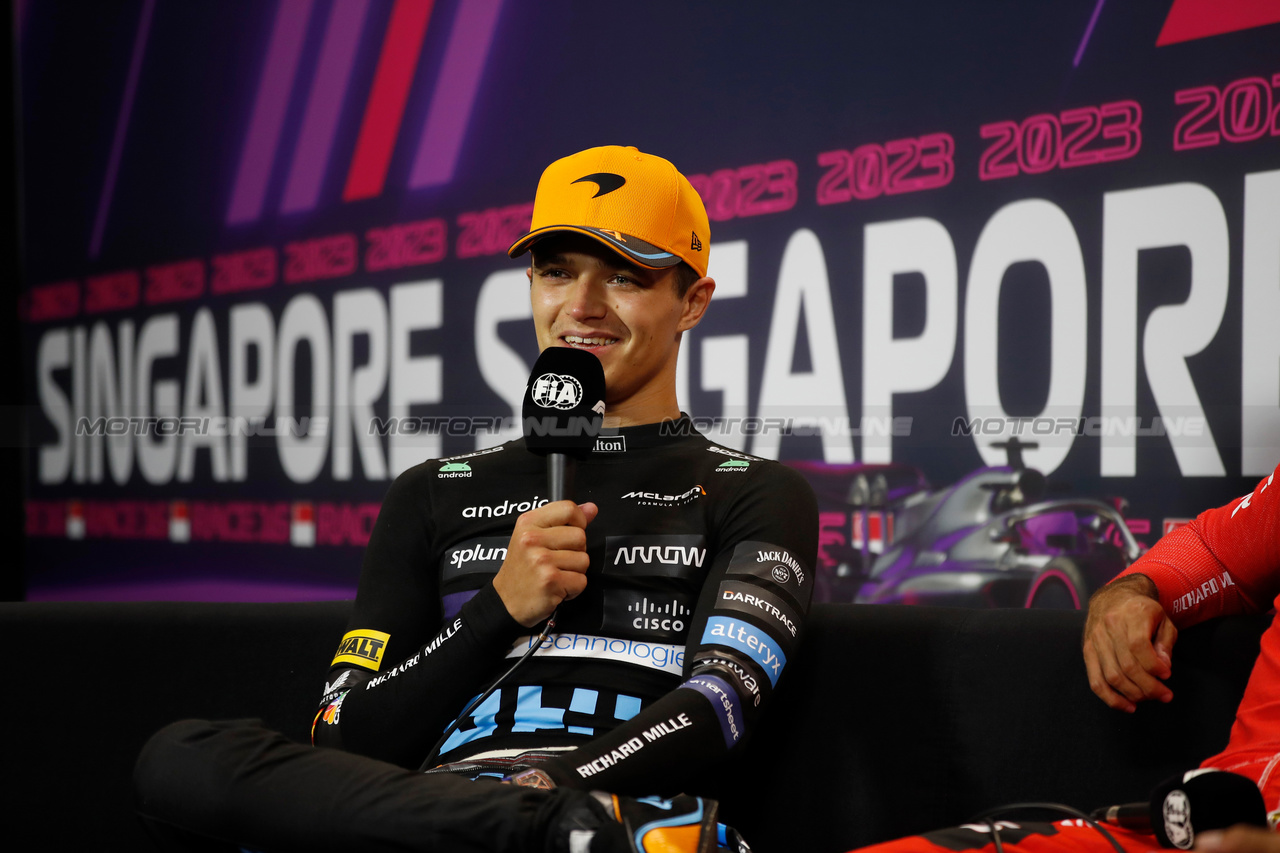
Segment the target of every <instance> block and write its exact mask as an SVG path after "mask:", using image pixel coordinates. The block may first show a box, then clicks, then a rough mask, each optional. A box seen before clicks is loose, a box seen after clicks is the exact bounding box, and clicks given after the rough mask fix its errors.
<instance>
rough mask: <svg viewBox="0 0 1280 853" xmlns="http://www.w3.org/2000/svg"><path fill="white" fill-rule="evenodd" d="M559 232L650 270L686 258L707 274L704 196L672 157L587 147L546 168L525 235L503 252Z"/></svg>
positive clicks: (516, 252) (520, 251)
mask: <svg viewBox="0 0 1280 853" xmlns="http://www.w3.org/2000/svg"><path fill="white" fill-rule="evenodd" d="M559 231H573V232H576V233H579V234H586V235H587V236H589V237H594V238H595V239H597V240H599V241H600V242H601V243H604V244H605V245H607V246H608V247H609V248H611V249H613V250H614V251H616V252H618V253H619V254H621V255H625V256H626V257H628V258H630V259H631V260H633V261H635V262H636V263H638V264H640V265H641V266H643V267H648V268H649V269H666V268H668V267H674V266H676V265H677V264H679V263H680V262H681V261H684V262H686V263H688V264H689V266H691V267H693V268H694V269H695V270H697V272H698V274H699V275H706V274H707V254H708V253H707V252H705V251H703V248H702V242H703V238H705V237H706V236H708V235H709V234H710V233H711V227H710V224H709V223H708V220H707V210H706V208H705V207H704V206H703V204H702V198H701V197H700V196H699V195H698V192H697V190H695V189H694V188H693V185H692V184H690V183H689V181H688V179H687V178H685V176H684V175H682V174H680V172H678V171H677V170H676V167H675V166H673V165H672V164H671V163H670V162H668V161H666V160H664V159H662V158H661V157H655V156H653V155H652V154H644V153H642V152H640V151H638V150H637V149H635V148H623V147H621V146H617V145H606V146H602V147H600V148H589V149H587V150H586V151H579V152H578V153H577V154H571V155H570V156H568V157H565V158H563V159H560V160H557V161H556V162H554V163H552V164H551V165H550V166H548V167H547V169H546V171H545V172H543V173H542V179H541V180H540V181H539V182H538V195H537V197H536V198H535V200H534V203H533V222H532V223H531V225H530V229H529V233H528V234H526V235H525V236H523V237H521V238H520V239H519V240H517V241H516V243H515V244H514V245H513V246H512V247H511V249H510V250H509V251H508V254H509V255H510V256H511V257H513V258H515V257H519V256H520V255H522V254H524V253H525V252H526V251H528V249H529V247H530V246H531V245H533V243H534V242H536V241H537V240H538V239H539V238H540V237H543V236H546V235H548V234H553V233H556V232H559ZM699 234H702V235H703V238H699V237H698V235H699ZM688 235H692V239H690V237H689V236H688Z"/></svg>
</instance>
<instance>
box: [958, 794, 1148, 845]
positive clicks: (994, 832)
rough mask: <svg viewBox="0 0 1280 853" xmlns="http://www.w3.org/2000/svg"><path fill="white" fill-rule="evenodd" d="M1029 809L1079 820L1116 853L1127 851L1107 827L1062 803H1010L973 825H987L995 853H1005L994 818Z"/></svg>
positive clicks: (990, 811)
mask: <svg viewBox="0 0 1280 853" xmlns="http://www.w3.org/2000/svg"><path fill="white" fill-rule="evenodd" d="M1027 809H1040V810H1042V811H1054V812H1061V813H1063V814H1065V815H1068V816H1069V817H1074V818H1078V819H1080V820H1082V821H1084V822H1085V823H1086V824H1088V825H1089V826H1091V827H1093V828H1094V829H1096V830H1097V831H1098V832H1100V833H1102V837H1103V838H1105V839H1107V841H1108V842H1109V843H1110V844H1111V846H1112V847H1114V848H1115V849H1116V853H1125V849H1124V848H1123V847H1121V846H1120V842H1118V841H1116V840H1115V838H1114V837H1113V836H1112V835H1111V833H1110V832H1107V830H1106V827H1103V826H1101V825H1099V824H1098V822H1097V821H1096V820H1094V819H1093V818H1091V817H1089V816H1088V815H1087V814H1085V813H1084V812H1082V811H1080V810H1079V809H1073V808H1072V807H1071V806H1064V805H1063V804H1062V803H1010V804H1009V805H1007V806H999V807H997V808H994V809H988V810H987V811H985V812H983V813H982V814H980V815H978V816H977V817H975V818H974V819H973V821H972V823H985V824H986V825H987V831H988V832H990V833H991V840H992V841H993V842H994V843H995V848H996V850H995V853H1004V843H1003V842H1002V841H1001V840H1000V827H999V826H997V825H996V822H995V820H993V818H996V817H999V816H1000V815H1003V814H1005V813H1006V812H1012V811H1023V810H1027Z"/></svg>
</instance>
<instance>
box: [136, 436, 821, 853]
mask: <svg viewBox="0 0 1280 853" xmlns="http://www.w3.org/2000/svg"><path fill="white" fill-rule="evenodd" d="M597 447H598V450H597V451H596V452H595V453H594V454H593V455H592V457H591V458H590V460H589V461H586V462H584V463H581V464H580V465H579V467H578V471H577V477H576V484H575V485H576V488H575V490H574V497H575V498H576V499H577V500H578V501H579V502H584V501H588V500H591V501H595V502H596V503H597V504H598V505H599V507H600V512H599V515H598V516H597V517H596V518H595V519H594V520H593V521H592V523H591V524H590V525H588V527H587V551H588V553H589V554H590V557H591V568H590V570H589V571H588V573H587V578H588V581H587V587H586V590H585V591H584V592H583V593H582V595H580V596H578V598H576V599H575V600H574V601H572V602H568V603H566V604H564V605H563V606H562V607H561V608H560V612H559V615H558V617H557V626H556V631H555V634H554V635H553V637H552V639H551V641H550V642H549V646H550V648H544V649H543V650H540V651H539V652H538V653H537V654H535V655H534V656H533V657H532V658H531V659H530V660H529V661H527V662H526V663H525V665H524V666H522V667H521V668H520V669H518V670H517V671H516V672H515V674H514V675H513V677H512V678H511V679H510V684H506V685H504V686H503V687H501V688H500V689H499V690H498V692H496V693H495V694H494V696H493V697H491V700H490V701H486V702H484V703H482V704H481V705H480V706H479V707H477V708H476V709H475V711H474V712H473V713H472V714H470V715H469V718H468V719H465V720H462V721H460V724H459V726H458V729H457V731H456V732H455V734H454V736H452V737H451V738H450V740H449V741H448V742H447V743H446V744H445V750H444V752H443V754H442V756H441V759H442V760H444V761H448V762H457V761H459V759H462V758H467V757H475V756H477V754H482V753H490V752H493V751H495V750H515V751H526V750H530V749H538V748H542V749H551V748H554V747H557V746H561V747H569V748H570V749H569V751H564V752H559V753H556V754H555V755H554V756H553V757H550V758H546V759H545V760H544V759H539V760H540V761H541V763H539V764H538V767H539V769H541V770H542V771H543V772H545V773H547V774H548V775H550V776H551V777H552V778H553V779H554V780H555V781H556V782H557V783H558V784H559V787H558V788H557V789H555V790H550V791H547V790H539V789H535V788H528V787H520V786H516V785H495V784H484V783H483V782H470V781H465V780H463V779H461V778H458V777H457V776H453V775H449V774H443V775H431V774H423V773H418V772H414V770H412V769H405V768H417V767H418V766H419V764H421V762H422V761H423V759H424V758H425V757H426V756H427V755H428V753H429V751H430V750H431V748H432V745H433V744H434V743H435V742H436V741H437V740H439V739H440V737H441V735H442V733H443V731H444V729H445V728H446V726H447V725H448V724H449V723H450V722H452V721H453V718H454V717H455V716H456V715H457V714H459V713H460V712H461V711H462V709H463V708H464V707H465V706H466V704H467V703H468V702H469V701H470V700H471V699H472V698H473V697H475V696H477V695H479V694H480V693H481V692H482V691H483V690H484V688H485V687H486V686H487V685H488V684H490V683H491V682H492V681H493V679H495V678H496V677H497V676H498V675H499V674H501V673H502V672H504V671H506V669H507V668H508V667H509V666H510V664H511V663H512V661H513V660H514V658H512V657H510V656H511V655H513V654H519V653H520V652H522V651H523V650H524V649H525V648H526V647H527V645H528V644H529V639H528V638H529V635H530V633H531V632H530V631H529V630H528V629H526V628H523V627H521V626H520V625H519V624H518V623H516V622H515V621H514V620H513V619H512V618H511V617H510V615H508V613H507V611H506V608H505V607H504V605H503V604H502V602H501V600H500V599H499V597H498V595H497V593H496V592H495V591H494V589H493V585H492V583H491V582H490V578H491V577H492V575H493V574H494V573H495V572H496V571H497V570H498V567H499V566H500V565H501V564H502V559H503V555H504V553H505V549H506V547H507V544H508V542H509V540H510V536H511V531H512V528H513V526H514V523H515V519H516V517H517V516H518V515H519V514H520V513H521V512H523V511H525V510H527V509H531V508H532V507H533V506H534V504H537V503H539V502H542V501H543V500H544V498H543V497H541V495H542V493H543V489H544V483H545V480H546V463H545V461H544V460H543V459H542V458H540V457H537V456H534V455H532V454H530V453H528V452H527V451H525V450H524V448H523V445H522V443H521V442H512V443H510V444H506V445H503V446H502V447H501V448H495V449H490V450H488V451H478V452H476V453H474V454H465V455H464V456H461V457H454V458H452V459H444V460H437V461H432V462H428V463H425V464H423V465H419V466H417V467H416V468H413V469H411V470H409V471H407V472H405V473H404V474H403V475H401V476H400V477H399V478H397V479H396V481H395V483H394V484H393V485H392V487H391V490H390V492H389V493H388V495H387V498H386V500H385V501H384V503H383V506H382V510H381V512H380V514H379V516H378V522H377V524H376V526H375V528H374V532H373V536H372V538H371V539H370V542H369V547H368V550H367V551H366V554H365V563H364V569H363V572H362V574H361V578H360V589H359V593H358V597H357V600H356V604H355V610H354V613H353V616H352V618H351V622H350V624H349V631H348V632H347V634H346V635H345V636H344V638H343V640H342V642H341V644H340V645H339V648H338V654H337V656H336V657H335V659H334V665H333V668H332V670H331V671H330V674H329V680H328V683H327V684H326V687H325V698H324V701H323V702H322V703H321V710H320V713H319V714H318V715H317V718H316V723H315V725H314V728H313V737H314V741H315V743H316V744H317V746H318V747H324V746H341V747H343V749H324V748H312V747H308V746H303V745H301V744H296V743H293V742H291V741H289V740H288V739H286V738H285V737H284V736H282V735H280V734H277V733H275V732H271V731H269V730H267V729H265V728H263V727H262V726H261V725H260V724H258V723H257V721H244V720H236V721H225V722H213V723H210V722H208V721H204V720H185V721H181V722H178V723H174V724H172V725H170V726H167V727H166V728H165V729H162V730H161V731H160V732H158V733H157V734H156V735H155V736H153V737H152V738H151V739H150V740H149V741H148V743H147V745H146V746H145V747H144V749H143V751H142V754H141V755H140V756H139V759H138V763H137V766H136V768H135V772H134V784H135V787H136V790H137V792H138V812H139V815H140V816H141V817H142V818H143V821H144V823H145V824H146V825H147V826H148V828H149V829H150V830H151V831H152V833H153V835H154V836H155V837H156V838H157V840H159V841H161V842H162V843H163V844H164V845H166V846H167V847H170V848H172V849H180V850H200V851H207V850H211V849H215V848H216V849H225V850H231V851H235V850H240V849H242V848H243V849H252V850H265V851H272V853H288V851H295V850H296V851H306V853H346V851H349V850H355V849H358V850H367V851H388V853H389V851H401V853H403V851H406V850H423V851H432V850H441V849H447V850H451V851H476V852H477V853H480V851H485V853H487V852H488V851H493V850H513V851H519V853H524V851H528V853H543V851H545V850H547V849H550V847H551V846H553V845H554V844H555V843H557V842H556V839H558V838H560V836H561V835H562V834H563V833H564V832H565V830H564V826H565V822H566V821H573V820H576V818H574V817H573V816H574V815H575V814H581V813H582V811H583V810H584V809H588V808H589V807H590V806H591V804H590V803H588V801H589V800H590V797H589V796H588V795H587V794H586V793H585V792H584V791H583V790H579V788H591V789H601V790H606V791H611V792H615V793H633V794H653V793H667V792H674V791H677V790H680V789H681V788H683V787H684V786H685V784H686V782H687V781H688V780H689V779H690V778H691V777H692V776H693V775H694V774H695V773H696V772H697V771H701V770H703V769H705V768H706V767H707V766H708V765H709V764H710V763H711V762H712V761H714V760H715V759H716V758H718V757H720V756H723V755H724V754H726V753H727V752H728V751H729V750H730V749H731V748H733V747H734V746H735V745H736V744H738V743H741V742H742V740H743V738H744V737H745V735H746V733H747V732H748V731H749V730H750V728H751V727H752V726H753V725H754V724H755V722H756V720H757V718H758V716H759V714H760V710H761V708H762V707H763V705H764V703H765V702H766V701H767V699H768V697H769V695H770V693H771V692H772V690H773V688H774V684H775V682H776V681H777V678H778V676H779V675H781V674H782V672H783V669H784V668H785V666H786V662H787V660H788V659H790V658H791V657H792V655H793V654H794V653H795V650H796V647H797V643H798V640H799V634H800V628H801V624H800V623H801V620H802V618H803V616H804V614H805V611H806V609H807V607H808V603H809V598H810V595H811V591H812V589H813V572H812V567H813V565H814V562H815V556H816V549H817V532H818V525H817V509H816V506H815V501H814V497H813V493H812V491H811V490H810V489H809V487H808V485H807V484H805V482H804V481H803V480H802V479H801V478H800V476H799V475H798V474H796V473H795V472H794V471H792V470H791V469H789V468H785V467H783V466H781V465H778V464H777V463H775V462H768V461H765V460H761V459H756V458H754V457H749V456H745V455H743V454H741V453H737V452H735V451H732V450H728V449H725V448H722V447H717V446H716V445H713V444H710V443H709V442H707V441H706V440H705V439H704V438H702V437H701V436H700V435H698V434H696V433H695V432H693V431H692V429H691V428H690V424H689V421H688V419H687V418H686V419H682V420H680V421H678V422H675V423H668V424H665V425H664V424H651V425H647V426H641V427H632V428H628V429H624V430H621V431H620V432H619V434H618V435H616V436H613V437H610V438H606V439H602V440H601V442H600V443H599V444H598V445H597ZM356 753H361V754H356ZM374 759H383V760H374ZM574 825H576V824H574ZM557 827H558V829H557Z"/></svg>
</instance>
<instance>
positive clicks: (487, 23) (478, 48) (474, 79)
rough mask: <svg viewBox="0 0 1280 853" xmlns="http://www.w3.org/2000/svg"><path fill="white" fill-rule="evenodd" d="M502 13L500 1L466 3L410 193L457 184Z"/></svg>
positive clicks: (434, 96)
mask: <svg viewBox="0 0 1280 853" xmlns="http://www.w3.org/2000/svg"><path fill="white" fill-rule="evenodd" d="M501 10H502V0H462V4H461V6H459V8H458V12H457V18H456V20H455V21H454V25H453V32H452V33H451V34H450V36H449V44H448V45H447V46H446V47H445V53H444V64H443V65H442V67H441V69H440V77H439V79H437V80H436V88H435V92H434V93H433V94H432V96H431V107H430V112H429V113H428V114H427V121H426V124H425V126H424V127H423V131H422V139H421V140H420V141H419V142H418V153H417V156H416V157H415V158H414V161H413V170H412V171H411V173H410V176H409V186H410V187H413V188H419V187H430V186H436V185H439V184H446V183H448V182H449V181H451V180H453V173H454V170H455V169H456V168H457V165H458V153H459V152H460V151H461V150H462V139H463V137H464V136H465V135H466V132H467V125H468V124H469V123H470V120H471V110H472V108H473V107H474V106H475V102H476V91H477V90H478V89H479V88H480V75H481V74H482V73H483V72H484V67H485V64H486V62H487V60H488V58H489V48H490V47H492V45H493V32H494V30H495V29H496V24H497V23H498V13H499V12H500V11H501Z"/></svg>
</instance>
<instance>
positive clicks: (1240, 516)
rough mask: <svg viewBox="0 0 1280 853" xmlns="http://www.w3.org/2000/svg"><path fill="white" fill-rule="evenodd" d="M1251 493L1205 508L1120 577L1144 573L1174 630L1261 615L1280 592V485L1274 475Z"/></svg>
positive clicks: (1278, 469) (1157, 544) (1161, 540)
mask: <svg viewBox="0 0 1280 853" xmlns="http://www.w3.org/2000/svg"><path fill="white" fill-rule="evenodd" d="M1277 473H1280V467H1277V469H1276V471H1273V472H1272V474H1271V476H1269V477H1267V478H1266V479H1264V480H1262V481H1261V482H1259V483H1258V485H1257V486H1256V487H1255V488H1254V490H1253V491H1252V492H1250V493H1249V494H1247V495H1245V496H1244V497H1241V498H1237V499H1236V500H1234V501H1232V502H1231V503H1229V504H1227V505H1225V506H1221V507H1218V508H1216V509H1210V510H1205V511H1204V512H1202V513H1200V515H1198V516H1196V518H1195V519H1194V520H1193V521H1192V522H1191V523H1190V524H1187V525H1186V526H1184V527H1180V528H1178V529H1177V530H1174V531H1173V532H1171V533H1169V534H1167V535H1165V536H1164V537H1163V538H1161V539H1160V541H1159V542H1157V543H1156V544H1155V546H1154V547H1152V548H1151V550H1150V551H1148V552H1147V553H1146V554H1144V555H1142V557H1141V558H1139V559H1138V560H1137V561H1136V562H1135V563H1134V564H1133V565H1131V566H1129V568H1127V569H1126V570H1125V571H1124V572H1122V573H1121V574H1120V577H1124V576H1126V575H1133V574H1142V575H1146V576H1147V577H1148V578H1150V579H1151V581H1152V582H1153V583H1154V584H1155V585H1156V589H1157V590H1158V591H1159V594H1160V604H1161V606H1163V607H1164V609H1165V612H1166V613H1168V614H1169V618H1170V619H1172V620H1173V623H1174V625H1176V626H1177V627H1179V628H1184V627H1187V626H1189V625H1194V624H1196V623H1197V622H1203V621H1204V620H1206V619H1211V618H1213V617H1215V616H1225V615H1229V614H1234V613H1261V612H1263V611H1265V610H1267V609H1268V608H1269V607H1270V606H1271V602H1272V601H1273V600H1274V599H1275V597H1276V595H1277V593H1280V485H1275V484H1274V481H1275V478H1276V474H1277Z"/></svg>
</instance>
